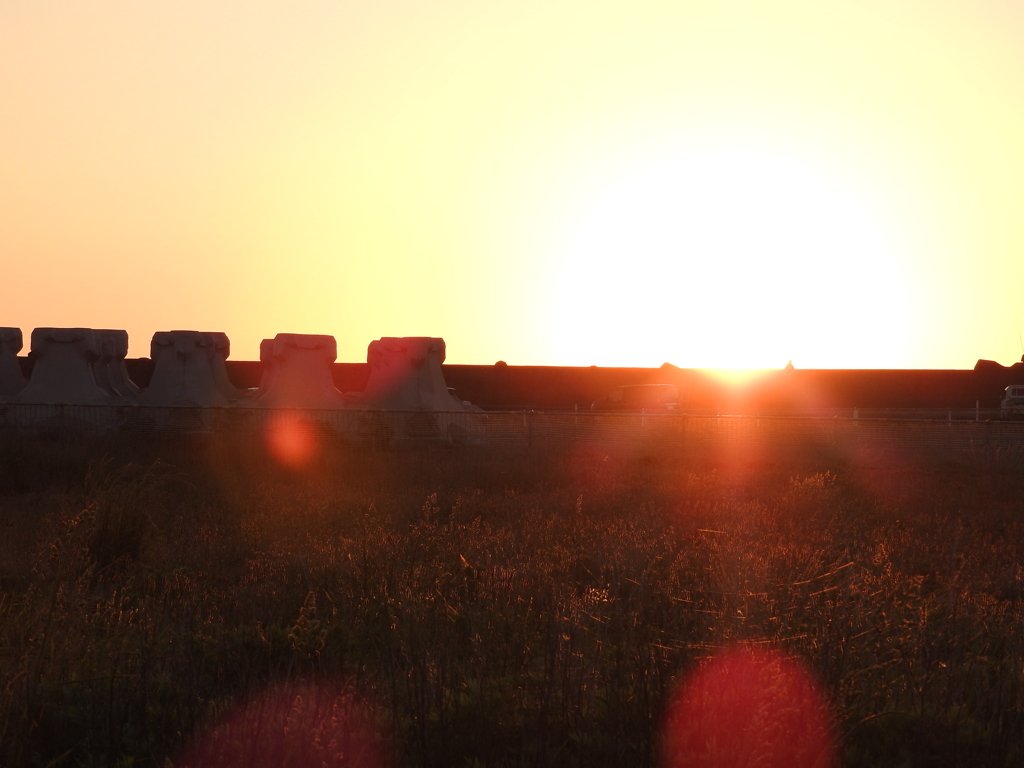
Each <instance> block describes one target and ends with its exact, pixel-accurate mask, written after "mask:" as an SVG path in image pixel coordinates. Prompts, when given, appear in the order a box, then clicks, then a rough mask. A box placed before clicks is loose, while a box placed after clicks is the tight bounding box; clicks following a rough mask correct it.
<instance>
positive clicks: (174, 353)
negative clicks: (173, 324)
mask: <svg viewBox="0 0 1024 768" xmlns="http://www.w3.org/2000/svg"><path fill="white" fill-rule="evenodd" d="M213 347H214V341H213V339H211V334H210V333H205V332H202V331H158V332H157V333H154V334H153V340H152V342H151V343H150V357H152V359H153V378H152V379H151V380H150V382H149V386H148V387H147V388H146V389H145V390H144V391H143V392H142V394H141V395H139V404H140V405H164V406H170V405H178V406H181V405H184V406H216V405H222V406H223V405H228V403H229V399H228V397H227V396H225V394H224V392H222V390H221V385H220V383H219V382H218V376H217V375H216V374H215V373H214V363H213V361H214V360H215V359H219V358H218V353H217V352H216V351H215V349H214V348H213ZM221 365H223V361H221ZM224 378H225V379H226V378H227V372H226V371H225V373H224Z"/></svg>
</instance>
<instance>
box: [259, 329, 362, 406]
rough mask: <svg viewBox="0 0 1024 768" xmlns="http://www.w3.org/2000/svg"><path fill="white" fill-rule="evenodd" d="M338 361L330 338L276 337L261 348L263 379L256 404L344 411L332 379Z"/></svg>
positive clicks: (320, 336) (300, 335) (308, 336)
mask: <svg viewBox="0 0 1024 768" xmlns="http://www.w3.org/2000/svg"><path fill="white" fill-rule="evenodd" d="M337 357H338V344H337V342H336V341H335V339H334V337H333V336H323V335H319V334H304V333H279V334H277V336H275V337H274V338H273V339H264V340H263V342H262V343H261V344H260V360H261V361H262V362H263V365H264V369H263V378H262V380H261V382H260V388H259V390H258V392H257V393H256V401H255V404H256V405H259V406H262V407H265V408H312V409H336V408H344V407H346V402H345V398H344V396H343V395H342V394H341V392H339V391H338V390H337V388H335V386H334V380H333V379H332V378H331V363H333V362H334V361H335V360H336V359H337Z"/></svg>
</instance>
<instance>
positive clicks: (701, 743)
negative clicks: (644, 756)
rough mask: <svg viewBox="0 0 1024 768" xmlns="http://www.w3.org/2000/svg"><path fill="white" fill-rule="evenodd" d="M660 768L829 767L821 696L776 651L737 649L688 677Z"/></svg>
mask: <svg viewBox="0 0 1024 768" xmlns="http://www.w3.org/2000/svg"><path fill="white" fill-rule="evenodd" d="M660 765H661V766H662V768H834V766H835V765H836V758H835V740H834V736H833V731H832V719H831V717H830V716H829V709H828V705H827V703H826V701H825V698H824V696H823V695H822V694H821V692H820V690H819V688H818V686H817V685H816V684H815V682H814V680H813V679H811V676H810V675H809V674H808V673H807V672H806V671H805V670H804V669H803V668H802V667H801V666H799V665H798V664H797V663H796V662H794V661H792V660H790V659H787V658H786V657H784V656H782V655H781V654H779V653H775V652H760V651H751V650H748V649H746V648H737V649H733V650H729V651H726V652H725V653H723V654H721V655H719V656H718V657H716V658H714V659H712V660H711V661H710V662H709V663H708V664H707V665H706V666H704V667H702V668H701V669H700V670H698V671H697V672H695V673H694V674H692V675H691V676H690V677H689V678H688V679H687V680H685V681H684V682H683V684H682V686H681V687H680V688H679V690H678V691H677V692H676V694H675V695H674V697H673V698H672V700H671V701H670V703H669V707H668V710H667V712H666V717H665V721H664V725H663V728H662V744H661V760H660Z"/></svg>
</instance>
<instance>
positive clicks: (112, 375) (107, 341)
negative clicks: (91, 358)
mask: <svg viewBox="0 0 1024 768" xmlns="http://www.w3.org/2000/svg"><path fill="white" fill-rule="evenodd" d="M93 333H94V334H96V342H97V344H99V348H100V352H99V357H98V358H97V359H96V361H95V362H94V363H93V365H92V370H93V375H94V376H95V377H96V386H98V387H99V388H100V389H102V390H103V391H104V392H106V393H107V394H108V395H110V396H111V397H114V398H130V397H135V396H136V395H138V394H139V388H138V387H137V386H135V384H134V383H133V382H132V380H131V379H129V378H128V371H127V370H126V369H125V367H124V358H125V355H127V354H128V331H121V330H113V329H110V328H102V329H100V328H96V329H93Z"/></svg>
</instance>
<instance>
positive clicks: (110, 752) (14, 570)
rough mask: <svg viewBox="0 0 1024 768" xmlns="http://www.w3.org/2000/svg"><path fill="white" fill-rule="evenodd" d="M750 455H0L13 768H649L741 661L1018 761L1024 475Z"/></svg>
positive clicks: (944, 742)
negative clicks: (763, 652)
mask: <svg viewBox="0 0 1024 768" xmlns="http://www.w3.org/2000/svg"><path fill="white" fill-rule="evenodd" d="M737 456H738V454H736V456H732V457H730V454H728V453H723V454H720V455H718V457H717V458H715V459H714V460H711V459H708V458H701V457H694V456H688V457H683V456H680V455H675V454H674V453H673V452H672V451H671V450H668V449H665V450H659V451H657V452H646V451H642V450H641V451H621V452H618V453H612V454H609V453H607V452H606V451H599V450H588V449H587V448H586V447H585V446H584V447H579V448H578V449H575V450H565V451H561V452H556V453H550V452H548V453H526V452H522V453H510V452H502V451H490V450H482V449H457V450H452V449H448V450H443V449H423V450H409V451H401V452H369V451H360V450H356V449H352V448H346V447H344V446H327V447H325V448H324V450H323V451H322V452H321V454H320V455H319V456H318V458H317V459H316V460H315V461H314V462H313V463H312V464H311V465H310V466H307V467H305V468H302V469H292V470H287V469H283V468H281V467H278V466H276V465H275V464H274V463H273V462H272V461H271V460H270V459H269V458H268V457H267V456H266V455H265V453H264V451H263V447H262V446H261V445H260V444H258V443H253V442H252V441H246V440H242V439H227V438H225V439H223V440H216V439H205V440H201V441H193V442H177V443H163V444H158V443H154V442H152V441H147V440H143V439H139V438H135V439H131V440H129V439H127V438H124V439H113V438H106V439H98V438H81V439H75V440H60V441H56V440H55V441H47V440H39V439H35V440H30V439H22V438H12V437H9V436H6V437H5V436H0V683H2V687H0V765H4V766H11V767H12V768H18V767H20V766H70V765H81V766H131V765H140V766H157V767H158V768H165V767H168V766H176V767H177V768H181V767H182V766H186V765H196V766H198V765H227V764H229V763H230V762H231V761H232V760H233V761H234V762H233V764H236V765H316V766H320V765H359V764H363V765H371V766H372V765H389V766H392V765H393V766H446V767H447V766H456V767H461V766H466V767H469V766H520V765H523V766H527V765H529V766H634V765H636V766H646V765H654V764H657V763H658V760H659V754H660V753H659V750H660V749H661V748H662V747H661V745H662V744H663V736H661V735H659V732H660V730H661V727H662V724H663V722H665V706H666V701H667V700H668V698H669V697H670V695H671V694H672V692H673V691H674V690H675V689H676V688H677V686H678V685H679V684H680V682H681V681H682V680H684V679H685V678H686V677H687V675H689V674H692V673H693V672H694V671H695V670H698V669H701V668H702V665H706V663H707V661H708V659H710V658H713V657H714V656H715V654H716V653H717V652H719V651H720V650H722V649H725V648H734V647H744V646H745V647H749V648H759V649H773V650H774V651H777V652H778V653H779V654H781V655H783V656H784V657H786V658H787V659H788V660H792V661H793V662H795V663H796V664H798V665H800V666H802V667H803V668H804V669H806V670H808V671H809V673H810V674H811V676H812V677H813V678H814V679H815V680H817V681H818V683H819V684H820V686H821V690H822V692H823V695H824V697H825V698H826V699H827V701H828V703H829V707H830V709H831V711H832V713H833V716H834V719H835V733H836V736H837V740H838V742H839V745H840V746H839V752H840V757H841V763H842V764H843V765H847V766H946V765H948V766H970V765H984V766H1016V765H1021V764H1024V567H1022V562H1024V516H1022V512H1024V462H1021V461H1019V460H1017V459H1014V458H1013V457H1009V458H1008V457H1006V456H1003V457H998V456H996V457H989V459H985V458H984V457H981V458H976V460H974V461H973V462H970V463H943V462H941V461H931V462H921V461H913V460H910V459H909V458H908V459H907V460H905V461H900V460H892V459H891V458H889V459H886V460H885V461H864V460H854V459H851V458H847V457H843V456H834V455H833V456H828V455H821V454H810V455H805V456H787V457H785V458H781V457H777V456H772V455H765V454H760V455H756V454H750V453H747V454H744V458H743V459H742V460H740V459H739V458H737ZM787 663H788V662H787ZM232 750H234V751H232ZM244 750H249V751H248V752H245V751H244ZM750 764H751V765H755V764H756V765H772V764H773V763H772V762H771V761H770V759H767V758H766V761H763V762H757V761H751V762H750Z"/></svg>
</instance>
